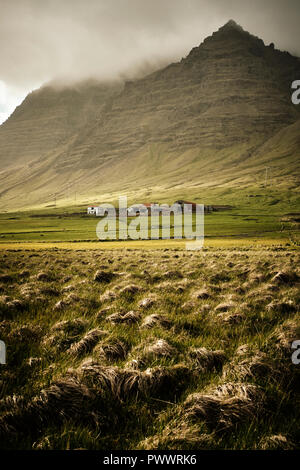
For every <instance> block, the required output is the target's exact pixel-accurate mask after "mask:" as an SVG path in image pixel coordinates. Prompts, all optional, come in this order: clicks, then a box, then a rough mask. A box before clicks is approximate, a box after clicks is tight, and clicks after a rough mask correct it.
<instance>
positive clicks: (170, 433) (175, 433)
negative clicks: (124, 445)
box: [137, 421, 216, 450]
mask: <svg viewBox="0 0 300 470" xmlns="http://www.w3.org/2000/svg"><path fill="white" fill-rule="evenodd" d="M215 439H216V438H215V436H214V435H213V434H206V433H200V432H199V427H198V426H197V425H195V424H188V423H186V422H184V421H183V422H175V423H170V424H168V425H167V426H166V427H165V428H164V429H163V431H162V432H161V434H156V435H155V436H151V437H148V438H147V439H145V440H143V441H141V442H140V443H139V444H138V447H137V448H138V450H160V449H162V450H164V449H168V450H191V449H195V450H196V449H197V450H204V449H211V448H213V447H214V445H215V442H216V441H215Z"/></svg>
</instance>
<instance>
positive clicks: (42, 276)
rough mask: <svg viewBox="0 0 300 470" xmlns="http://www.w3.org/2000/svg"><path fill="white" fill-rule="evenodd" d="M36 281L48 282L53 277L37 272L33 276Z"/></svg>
mask: <svg viewBox="0 0 300 470" xmlns="http://www.w3.org/2000/svg"><path fill="white" fill-rule="evenodd" d="M35 278H36V280H37V281H44V282H49V281H51V280H52V279H53V276H51V275H50V274H49V273H46V272H39V273H38V274H37V275H36V276H35Z"/></svg>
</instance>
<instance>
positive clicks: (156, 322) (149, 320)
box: [141, 313, 171, 330]
mask: <svg viewBox="0 0 300 470" xmlns="http://www.w3.org/2000/svg"><path fill="white" fill-rule="evenodd" d="M156 326H161V327H163V328H169V327H170V326H171V322H170V320H168V318H167V317H166V316H165V315H160V314H158V313H153V314H152V315H148V316H147V317H145V318H144V320H143V323H142V325H141V328H142V329H146V330H147V329H150V328H154V327H156Z"/></svg>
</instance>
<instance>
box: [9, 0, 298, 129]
mask: <svg viewBox="0 0 300 470" xmlns="http://www.w3.org/2000/svg"><path fill="white" fill-rule="evenodd" d="M230 18H234V19H235V20H236V21H237V22H238V23H240V24H242V25H243V26H244V28H245V29H246V30H248V31H251V32H252V33H253V34H255V35H257V36H259V37H261V38H262V39H263V40H264V41H265V43H266V44H268V43H270V42H275V45H276V47H277V48H279V49H281V50H289V52H291V53H293V54H294V55H295V54H296V55H300V33H299V18H300V4H299V1H298V0H264V1H263V2H261V1H260V0H253V1H252V2H246V1H243V0H242V1H241V0H209V1H208V0H186V1H182V0H152V1H151V2H149V1H146V0H142V1H141V0H110V1H106V0H89V1H88V2H86V1H83V0H63V1H61V0H43V1H42V2H41V1H40V0H0V57H1V61H0V122H1V121H3V120H4V119H6V118H7V117H8V115H9V114H10V113H11V112H12V111H13V109H14V107H15V106H16V104H18V103H19V102H21V101H22V100H23V98H24V97H25V95H26V94H27V93H28V92H29V91H31V90H32V89H35V88H38V87H39V86H40V85H41V84H43V83H45V82H48V81H51V80H53V79H57V78H58V79H59V80H60V81H78V80H81V79H86V78H90V77H96V78H101V79H105V80H106V79H110V78H115V77H119V76H129V77H132V76H136V75H138V76H141V75H142V74H143V73H144V72H148V71H150V70H153V69H159V68H161V67H162V66H164V65H166V64H168V63H170V62H172V61H175V60H176V61H177V60H179V59H180V58H181V57H182V56H185V55H186V54H188V52H189V50H190V49H191V48H192V47H193V46H195V45H197V44H200V43H201V41H202V40H203V39H204V38H205V37H207V36H208V35H210V34H211V33H212V32H213V31H215V30H216V29H218V27H219V26H220V25H222V24H224V23H226V21H228V20H229V19H230Z"/></svg>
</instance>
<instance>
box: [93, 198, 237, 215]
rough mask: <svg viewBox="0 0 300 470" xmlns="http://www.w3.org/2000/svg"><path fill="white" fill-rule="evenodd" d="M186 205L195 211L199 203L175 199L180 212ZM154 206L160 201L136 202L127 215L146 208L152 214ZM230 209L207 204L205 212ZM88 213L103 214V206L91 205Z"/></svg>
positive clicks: (129, 208) (162, 210)
mask: <svg viewBox="0 0 300 470" xmlns="http://www.w3.org/2000/svg"><path fill="white" fill-rule="evenodd" d="M185 205H186V206H187V207H188V208H189V210H190V211H192V212H195V211H196V207H197V205H198V204H197V203H196V202H191V201H183V200H179V201H175V203H174V206H175V207H176V206H177V208H178V212H182V211H183V207H184V206H185ZM154 206H156V207H157V206H158V203H154V202H152V203H144V204H134V205H132V206H130V207H128V208H127V216H128V217H135V216H136V215H137V214H139V212H140V211H141V214H143V213H144V211H145V208H146V209H147V214H150V213H151V209H152V207H154ZM228 209H231V207H230V206H220V205H219V206H216V205H213V206H207V205H205V206H204V212H205V213H210V212H214V211H222V210H228ZM160 211H161V213H163V212H164V207H163V205H162V206H160ZM116 212H118V209H116ZM87 213H88V215H95V216H98V217H99V216H101V215H103V207H102V206H99V205H97V204H93V205H90V206H88V208H87Z"/></svg>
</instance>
